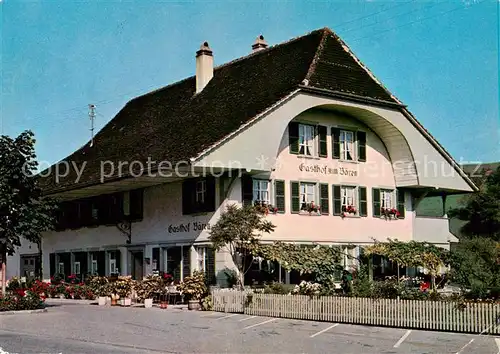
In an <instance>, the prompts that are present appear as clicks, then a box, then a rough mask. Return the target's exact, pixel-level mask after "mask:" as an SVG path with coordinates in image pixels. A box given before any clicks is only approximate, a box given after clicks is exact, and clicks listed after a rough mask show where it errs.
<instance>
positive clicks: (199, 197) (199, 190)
mask: <svg viewBox="0 0 500 354" xmlns="http://www.w3.org/2000/svg"><path fill="white" fill-rule="evenodd" d="M195 193H196V203H200V204H203V203H205V197H206V195H207V181H206V180H204V179H203V180H201V181H197V182H196V191H195Z"/></svg>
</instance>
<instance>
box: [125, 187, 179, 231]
mask: <svg viewBox="0 0 500 354" xmlns="http://www.w3.org/2000/svg"><path fill="white" fill-rule="evenodd" d="M186 181H187V180H186ZM183 186H184V185H183ZM182 196H183V198H184V190H183V193H182ZM122 204H123V202H122ZM183 206H184V203H183ZM122 210H123V207H122ZM129 214H130V216H129V217H130V220H134V221H137V220H142V218H143V216H144V189H142V188H140V189H134V190H131V191H130V194H129Z"/></svg>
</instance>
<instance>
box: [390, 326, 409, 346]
mask: <svg viewBox="0 0 500 354" xmlns="http://www.w3.org/2000/svg"><path fill="white" fill-rule="evenodd" d="M410 333H411V329H409V330H407V331H406V333H405V334H403V336H402V337H401V338H399V340H398V342H397V343H396V344H394V348H399V346H400V345H401V343H403V342H404V341H405V339H406V338H408V336H409V335H410Z"/></svg>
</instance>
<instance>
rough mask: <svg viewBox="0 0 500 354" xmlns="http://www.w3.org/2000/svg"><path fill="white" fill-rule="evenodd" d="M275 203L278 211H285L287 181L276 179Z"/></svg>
mask: <svg viewBox="0 0 500 354" xmlns="http://www.w3.org/2000/svg"><path fill="white" fill-rule="evenodd" d="M274 203H275V207H276V208H278V213H284V212H285V181H281V180H276V181H274Z"/></svg>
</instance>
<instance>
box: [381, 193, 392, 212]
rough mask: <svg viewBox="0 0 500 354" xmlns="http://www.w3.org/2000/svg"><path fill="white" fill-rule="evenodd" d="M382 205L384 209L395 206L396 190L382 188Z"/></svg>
mask: <svg viewBox="0 0 500 354" xmlns="http://www.w3.org/2000/svg"><path fill="white" fill-rule="evenodd" d="M380 207H381V208H382V209H392V208H394V191H393V190H389V189H381V190H380Z"/></svg>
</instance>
